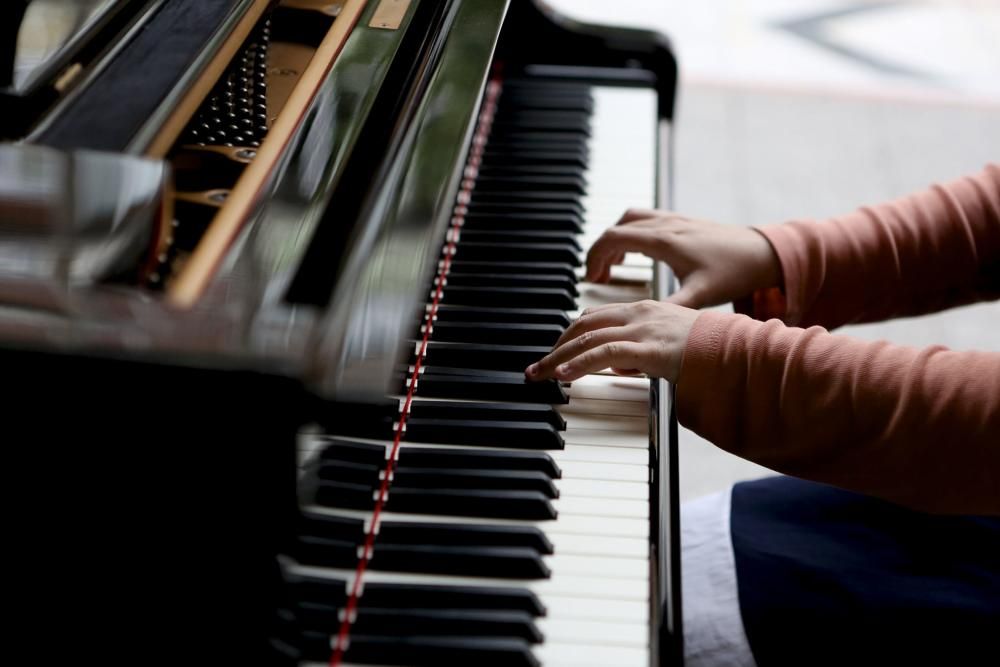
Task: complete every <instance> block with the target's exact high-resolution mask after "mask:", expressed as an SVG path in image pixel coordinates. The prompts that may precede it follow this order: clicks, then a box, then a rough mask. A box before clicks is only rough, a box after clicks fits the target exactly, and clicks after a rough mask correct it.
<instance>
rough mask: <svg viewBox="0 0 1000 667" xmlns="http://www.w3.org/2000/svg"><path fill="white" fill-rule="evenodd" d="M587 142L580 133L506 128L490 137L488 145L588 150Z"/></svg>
mask: <svg viewBox="0 0 1000 667" xmlns="http://www.w3.org/2000/svg"><path fill="white" fill-rule="evenodd" d="M587 141H588V138H587V136H586V135H585V134H583V133H580V132H576V133H574V132H565V133H557V132H546V131H532V130H517V129H513V128H507V129H506V130H505V131H504V132H502V133H496V134H491V135H490V144H492V145H495V146H502V147H507V146H515V145H516V146H525V145H528V144H533V145H535V146H536V147H538V148H539V149H543V150H549V149H552V148H557V149H562V148H569V149H585V150H589V148H588V146H587Z"/></svg>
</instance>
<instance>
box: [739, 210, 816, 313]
mask: <svg viewBox="0 0 1000 667" xmlns="http://www.w3.org/2000/svg"><path fill="white" fill-rule="evenodd" d="M754 229H755V230H757V231H758V232H760V233H761V234H763V236H764V238H766V239H767V241H768V243H770V244H771V247H772V248H774V252H775V254H776V255H777V256H778V262H779V263H780V264H781V275H782V282H783V285H784V288H783V289H780V290H779V289H776V288H770V289H764V290H758V291H757V292H755V293H754V294H753V295H752V296H751V297H750V299H751V300H750V302H749V304H747V305H749V306H751V307H752V310H749V311H746V313H745V314H747V315H751V316H752V317H753V318H754V319H757V320H761V321H766V320H769V319H775V318H777V319H780V320H782V321H783V322H784V323H785V324H787V325H788V326H793V327H794V326H799V325H800V324H801V323H802V316H803V310H804V301H805V295H804V293H803V282H802V281H803V278H804V276H805V258H804V254H803V246H804V244H803V242H802V238H801V237H800V236H799V234H798V230H796V228H795V226H794V225H792V224H788V223H785V224H775V225H762V226H760V227H754ZM737 312H743V311H737Z"/></svg>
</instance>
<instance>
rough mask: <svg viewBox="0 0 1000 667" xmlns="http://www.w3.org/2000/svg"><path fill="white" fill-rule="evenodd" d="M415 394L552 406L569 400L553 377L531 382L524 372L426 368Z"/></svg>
mask: <svg viewBox="0 0 1000 667" xmlns="http://www.w3.org/2000/svg"><path fill="white" fill-rule="evenodd" d="M539 358H541V357H539ZM436 370H437V369H436ZM416 393H417V395H418V396H425V397H431V398H455V399H459V398H460V399H471V400H482V401H512V402H517V403H548V404H553V405H556V404H560V405H564V404H566V403H569V397H568V396H567V395H566V391H565V390H564V389H563V387H562V385H560V384H559V383H558V382H556V381H555V380H543V381H541V382H530V381H528V380H527V379H526V378H525V377H524V374H523V373H522V374H521V377H489V376H483V375H459V374H455V373H437V372H431V371H430V370H428V371H426V372H424V373H423V374H422V375H421V376H420V378H419V379H418V381H417V392H416Z"/></svg>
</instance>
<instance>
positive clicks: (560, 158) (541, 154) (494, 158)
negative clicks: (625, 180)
mask: <svg viewBox="0 0 1000 667" xmlns="http://www.w3.org/2000/svg"><path fill="white" fill-rule="evenodd" d="M589 164H590V156H589V155H588V154H587V152H586V151H583V150H578V151H570V150H564V151H542V150H538V149H537V148H530V147H526V148H519V147H514V146H510V147H508V148H507V149H506V150H503V149H500V148H491V147H490V146H489V145H487V147H486V150H485V151H483V158H482V165H483V166H489V167H493V166H496V167H518V166H531V165H547V166H552V167H574V168H577V169H583V170H586V169H587V167H588V165H589ZM483 166H481V167H480V169H482V168H483Z"/></svg>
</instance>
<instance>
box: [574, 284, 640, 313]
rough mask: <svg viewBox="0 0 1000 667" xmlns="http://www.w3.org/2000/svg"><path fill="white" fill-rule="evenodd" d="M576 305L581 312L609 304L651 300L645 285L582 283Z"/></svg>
mask: <svg viewBox="0 0 1000 667" xmlns="http://www.w3.org/2000/svg"><path fill="white" fill-rule="evenodd" d="M578 289H579V291H580V296H579V297H577V300H576V304H577V307H578V308H579V309H580V310H584V309H586V308H593V307H595V306H603V305H606V304H609V303H632V302H633V301H642V300H643V299H648V298H649V288H648V287H646V286H644V285H612V284H606V285H599V284H595V283H581V284H580V285H579V287H578Z"/></svg>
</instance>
